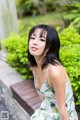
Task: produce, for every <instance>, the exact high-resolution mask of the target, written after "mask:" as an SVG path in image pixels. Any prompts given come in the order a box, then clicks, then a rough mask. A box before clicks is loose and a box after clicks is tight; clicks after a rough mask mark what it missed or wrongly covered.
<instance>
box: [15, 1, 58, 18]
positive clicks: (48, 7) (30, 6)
mask: <svg viewBox="0 0 80 120" xmlns="http://www.w3.org/2000/svg"><path fill="white" fill-rule="evenodd" d="M54 2H55V0H54V1H53V0H16V5H17V11H18V15H19V17H20V16H24V15H26V14H27V15H37V14H41V15H43V14H46V13H47V12H50V11H52V10H54V9H55V8H56V6H57V5H56V4H55V5H54V4H52V3H54Z"/></svg>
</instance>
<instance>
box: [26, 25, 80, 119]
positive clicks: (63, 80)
mask: <svg viewBox="0 0 80 120" xmlns="http://www.w3.org/2000/svg"><path fill="white" fill-rule="evenodd" d="M28 39H29V50H28V59H29V61H30V65H31V70H32V73H33V75H34V84H35V87H36V90H37V92H38V94H39V96H40V97H41V99H42V103H41V106H40V108H39V109H38V110H37V111H36V112H35V113H34V114H33V115H32V116H31V120H78V117H77V114H76V110H75V103H74V98H73V91H72V88H71V84H70V80H69V77H68V75H67V73H66V70H65V68H64V67H63V65H62V64H61V61H60V58H59V50H60V40H59V37H58V34H57V32H56V30H55V29H54V28H53V27H52V26H49V25H37V26H34V27H33V28H32V29H31V30H30V32H29V38H28Z"/></svg>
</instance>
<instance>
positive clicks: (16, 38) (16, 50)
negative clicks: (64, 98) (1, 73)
mask: <svg viewBox="0 0 80 120" xmlns="http://www.w3.org/2000/svg"><path fill="white" fill-rule="evenodd" d="M28 31H29V28H28V27H27V30H26V32H25V33H24V34H22V35H19V34H16V33H14V34H11V35H10V36H9V37H8V38H7V39H5V40H4V41H3V45H4V47H5V49H6V50H7V62H8V63H9V64H10V65H11V66H13V67H14V68H15V69H16V70H17V71H19V72H20V73H21V74H22V76H23V77H24V78H26V79H27V78H32V73H31V72H30V70H29V67H28V66H27V64H28V59H27V48H28V43H27V36H28ZM59 36H60V39H61V50H60V56H61V60H62V62H63V64H64V66H65V67H66V69H67V72H68V74H69V76H70V79H71V83H72V87H73V90H74V94H75V95H76V98H77V101H76V104H80V72H79V71H80V70H79V69H80V34H79V33H78V31H77V29H76V28H75V27H73V26H70V27H68V28H66V29H64V30H63V31H62V32H61V33H59Z"/></svg>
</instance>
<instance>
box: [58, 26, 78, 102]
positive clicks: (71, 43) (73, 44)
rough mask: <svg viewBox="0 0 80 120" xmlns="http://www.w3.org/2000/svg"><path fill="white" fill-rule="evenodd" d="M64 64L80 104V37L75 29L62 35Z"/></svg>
mask: <svg viewBox="0 0 80 120" xmlns="http://www.w3.org/2000/svg"><path fill="white" fill-rule="evenodd" d="M60 39H61V51H60V56H61V60H62V63H63V64H64V66H65V67H66V69H67V72H68V74H69V76H70V78H71V83H72V87H73V90H74V94H75V96H76V98H77V101H76V104H80V70H79V69H80V35H79V33H78V32H77V30H76V29H75V28H74V27H69V28H67V29H64V30H63V31H62V32H61V33H60Z"/></svg>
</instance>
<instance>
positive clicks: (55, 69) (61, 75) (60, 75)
mask: <svg viewBox="0 0 80 120" xmlns="http://www.w3.org/2000/svg"><path fill="white" fill-rule="evenodd" d="M66 75H67V72H66V69H65V67H64V66H62V65H52V64H50V65H49V69H48V78H49V79H51V80H56V81H58V80H60V79H63V80H64V79H66Z"/></svg>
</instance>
